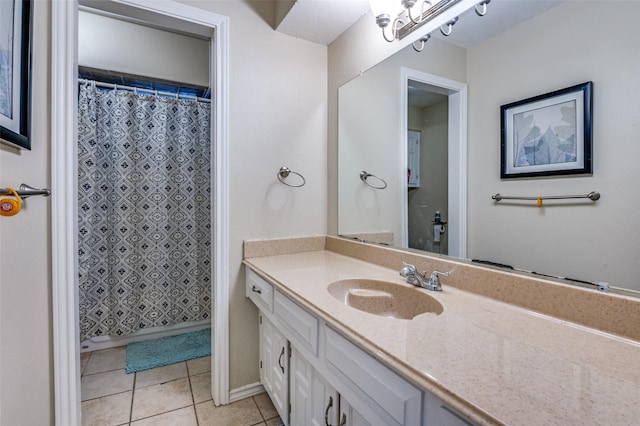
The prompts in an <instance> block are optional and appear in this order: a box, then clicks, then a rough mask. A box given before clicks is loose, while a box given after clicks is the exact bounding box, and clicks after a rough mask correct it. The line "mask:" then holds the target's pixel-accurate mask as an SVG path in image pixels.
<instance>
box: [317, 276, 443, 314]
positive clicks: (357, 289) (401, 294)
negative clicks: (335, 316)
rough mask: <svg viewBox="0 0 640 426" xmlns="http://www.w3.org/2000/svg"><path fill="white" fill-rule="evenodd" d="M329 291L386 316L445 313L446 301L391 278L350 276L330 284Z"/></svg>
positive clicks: (372, 312)
mask: <svg viewBox="0 0 640 426" xmlns="http://www.w3.org/2000/svg"><path fill="white" fill-rule="evenodd" d="M327 290H328V291H329V293H330V294H331V295H332V296H333V297H335V298H336V299H337V300H338V301H340V302H342V303H344V304H345V305H347V306H351V307H352V308H355V309H358V310H360V311H364V312H368V313H370V314H374V315H379V316H383V317H391V318H399V319H412V318H413V317H415V316H417V315H421V314H424V313H431V314H435V315H440V314H441V313H442V312H443V308H442V304H440V302H438V301H437V300H436V299H435V298H434V297H432V296H430V295H428V294H427V293H425V290H423V289H419V288H411V287H406V286H403V285H400V284H396V283H393V282H388V281H378V280H371V279H359V278H355V279H346V280H340V281H335V282H333V283H331V284H329V287H328V288H327Z"/></svg>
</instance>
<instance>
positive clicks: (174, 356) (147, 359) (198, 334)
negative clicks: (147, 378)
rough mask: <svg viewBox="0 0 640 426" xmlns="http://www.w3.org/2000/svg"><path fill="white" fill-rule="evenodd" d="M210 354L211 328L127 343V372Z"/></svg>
mask: <svg viewBox="0 0 640 426" xmlns="http://www.w3.org/2000/svg"><path fill="white" fill-rule="evenodd" d="M207 355H211V329H210V328H206V329H204V330H200V331H194V332H192V333H185V334H179V335H177V336H169V337H162V338H160V339H155V340H147V341H144V342H135V343H129V344H128V345H127V373H135V372H137V371H143V370H149V369H151V368H156V367H162V366H164V365H170V364H176V363H178V362H182V361H188V360H190V359H194V358H200V357H203V356H207Z"/></svg>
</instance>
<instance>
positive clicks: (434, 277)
mask: <svg viewBox="0 0 640 426" xmlns="http://www.w3.org/2000/svg"><path fill="white" fill-rule="evenodd" d="M450 272H451V271H449V272H440V271H433V272H432V273H431V276H430V277H429V284H430V285H431V287H432V288H433V289H434V290H438V291H440V290H442V284H440V279H439V278H438V277H440V276H443V277H448V276H449V273H450Z"/></svg>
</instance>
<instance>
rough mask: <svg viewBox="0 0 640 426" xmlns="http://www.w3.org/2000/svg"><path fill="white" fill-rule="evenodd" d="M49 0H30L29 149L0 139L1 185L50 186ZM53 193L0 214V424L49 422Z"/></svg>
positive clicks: (38, 423) (51, 383)
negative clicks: (12, 212) (9, 214)
mask: <svg viewBox="0 0 640 426" xmlns="http://www.w3.org/2000/svg"><path fill="white" fill-rule="evenodd" d="M50 16H51V12H50V6H49V2H44V1H36V2H34V19H33V28H34V31H33V39H34V40H33V68H32V72H33V77H32V85H33V86H32V92H33V102H32V105H33V109H32V127H31V131H32V135H31V137H32V147H33V150H32V151H18V150H15V149H13V148H9V147H7V146H6V145H0V186H2V187H5V186H12V187H15V188H17V187H18V186H20V184H21V183H27V184H29V185H32V186H34V187H38V188H41V187H42V188H49V187H50V184H51V180H50V176H49V173H50V167H49V157H50V153H51V149H50V146H49V133H50V120H49V113H50V106H49V104H50V98H49V88H50V85H49V56H48V55H49V33H50V28H51V27H50ZM50 205H51V203H50V200H49V199H47V198H43V197H33V198H29V199H28V200H26V201H25V202H24V204H23V209H22V211H21V212H20V213H19V214H18V215H17V216H12V217H0V425H3V426H4V425H48V424H50V423H52V422H53V420H52V419H53V369H52V365H53V354H52V339H53V337H52V334H51V327H52V318H51V309H52V308H51V277H50V272H51V252H50V248H49V247H50V243H51V237H50V235H51V232H50V231H51V225H50V217H51V216H50Z"/></svg>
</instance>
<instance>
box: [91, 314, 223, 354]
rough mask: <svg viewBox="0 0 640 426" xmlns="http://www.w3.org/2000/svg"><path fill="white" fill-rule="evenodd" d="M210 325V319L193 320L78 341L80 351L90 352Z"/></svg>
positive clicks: (191, 330)
mask: <svg viewBox="0 0 640 426" xmlns="http://www.w3.org/2000/svg"><path fill="white" fill-rule="evenodd" d="M209 327H211V320H202V321H193V322H184V323H178V324H174V325H170V326H158V327H151V328H147V329H142V330H138V331H136V332H135V333H133V334H129V335H126V336H122V337H113V336H99V337H93V338H91V339H86V340H83V341H82V342H81V343H80V353H82V352H92V351H98V350H101V349H109V348H116V347H119V346H126V345H128V344H129V343H133V342H142V341H144V340H151V339H159V338H161V337H168V336H175V335H177V334H183V333H191V332H193V331H200V330H204V329H205V328H209Z"/></svg>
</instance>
